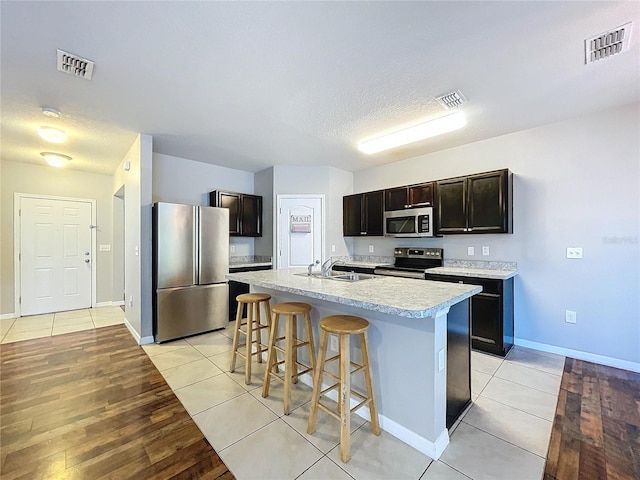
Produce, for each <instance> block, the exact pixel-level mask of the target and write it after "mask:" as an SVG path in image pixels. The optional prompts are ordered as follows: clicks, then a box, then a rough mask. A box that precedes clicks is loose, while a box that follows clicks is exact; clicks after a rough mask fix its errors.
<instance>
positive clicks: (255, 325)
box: [229, 293, 271, 385]
mask: <svg viewBox="0 0 640 480" xmlns="http://www.w3.org/2000/svg"><path fill="white" fill-rule="evenodd" d="M236 300H237V302H238V313H237V314H236V328H235V330H234V333H233V353H232V354H231V365H230V367H229V371H230V372H232V373H233V372H234V371H235V369H236V357H237V356H238V355H239V356H241V357H243V358H244V360H245V369H244V383H246V384H247V385H249V384H250V383H251V359H252V357H253V356H256V357H257V360H258V363H262V352H266V351H267V346H266V345H265V344H264V343H262V330H264V329H267V330H268V329H269V328H270V325H271V306H270V300H271V295H268V294H266V293H243V294H241V295H238V296H237V297H236ZM260 304H262V306H263V309H264V316H265V319H266V322H267V323H266V324H263V323H262V322H261V321H260V320H261V318H260ZM245 306H246V310H247V316H246V318H244V317H243V311H244V310H245ZM243 320H246V322H243ZM241 327H246V328H245V329H244V330H242V328H241ZM240 335H244V336H245V338H246V340H245V342H244V343H240ZM268 336H269V332H268V331H267V338H268ZM254 346H255V351H254V348H253V347H254ZM241 347H245V350H244V353H243V352H242V351H241V350H240V348H241Z"/></svg>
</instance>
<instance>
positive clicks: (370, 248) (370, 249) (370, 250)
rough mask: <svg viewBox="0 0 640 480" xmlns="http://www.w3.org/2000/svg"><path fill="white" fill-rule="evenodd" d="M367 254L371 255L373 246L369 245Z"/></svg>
mask: <svg viewBox="0 0 640 480" xmlns="http://www.w3.org/2000/svg"><path fill="white" fill-rule="evenodd" d="M369 253H373V245H369Z"/></svg>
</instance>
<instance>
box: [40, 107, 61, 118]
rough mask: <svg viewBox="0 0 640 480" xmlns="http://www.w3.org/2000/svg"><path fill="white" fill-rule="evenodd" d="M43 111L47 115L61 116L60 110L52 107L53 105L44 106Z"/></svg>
mask: <svg viewBox="0 0 640 480" xmlns="http://www.w3.org/2000/svg"><path fill="white" fill-rule="evenodd" d="M42 113H43V114H44V115H46V116H47V117H51V118H60V117H61V115H60V112H59V111H58V110H56V109H55V108H51V107H42Z"/></svg>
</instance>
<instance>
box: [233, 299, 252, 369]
mask: <svg viewBox="0 0 640 480" xmlns="http://www.w3.org/2000/svg"><path fill="white" fill-rule="evenodd" d="M245 305H246V304H244V303H241V302H239V303H238V311H237V312H236V328H235V330H234V331H233V353H232V354H231V366H230V367H229V371H230V372H231V373H233V372H234V371H235V369H236V351H237V350H238V340H239V337H240V324H241V323H242V311H243V309H244V306H245ZM247 308H249V307H248V306H247Z"/></svg>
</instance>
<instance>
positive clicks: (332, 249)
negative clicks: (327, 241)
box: [331, 245, 336, 253]
mask: <svg viewBox="0 0 640 480" xmlns="http://www.w3.org/2000/svg"><path fill="white" fill-rule="evenodd" d="M331 253H336V246H335V245H331Z"/></svg>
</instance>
